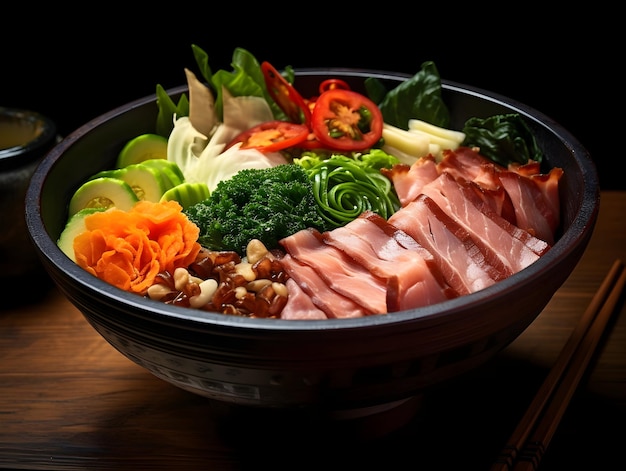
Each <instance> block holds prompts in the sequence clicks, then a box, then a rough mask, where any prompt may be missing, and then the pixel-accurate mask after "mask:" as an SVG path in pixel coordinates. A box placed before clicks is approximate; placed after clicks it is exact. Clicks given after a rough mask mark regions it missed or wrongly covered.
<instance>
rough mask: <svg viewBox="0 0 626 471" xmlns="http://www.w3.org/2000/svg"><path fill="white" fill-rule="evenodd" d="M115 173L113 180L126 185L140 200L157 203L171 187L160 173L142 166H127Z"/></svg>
mask: <svg viewBox="0 0 626 471" xmlns="http://www.w3.org/2000/svg"><path fill="white" fill-rule="evenodd" d="M117 172H118V173H117V175H115V178H119V179H120V180H124V181H125V182H126V183H128V184H129V185H130V187H131V188H132V189H133V191H134V192H135V194H136V195H137V198H139V199H140V200H146V201H153V202H157V201H159V200H160V199H161V196H163V193H165V192H166V191H167V190H169V189H170V188H172V187H173V185H172V183H171V181H170V180H169V178H166V177H164V175H163V172H162V171H160V170H157V169H155V168H152V167H149V166H146V165H143V164H134V165H128V166H126V167H124V168H120V169H118V170H117Z"/></svg>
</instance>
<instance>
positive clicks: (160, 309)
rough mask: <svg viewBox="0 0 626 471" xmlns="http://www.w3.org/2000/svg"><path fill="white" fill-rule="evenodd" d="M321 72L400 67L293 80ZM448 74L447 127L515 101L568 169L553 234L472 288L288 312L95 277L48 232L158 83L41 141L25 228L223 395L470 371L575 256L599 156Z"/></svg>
mask: <svg viewBox="0 0 626 471" xmlns="http://www.w3.org/2000/svg"><path fill="white" fill-rule="evenodd" d="M329 76H342V78H344V79H345V80H346V81H348V82H350V83H351V84H352V85H353V87H354V88H355V89H358V88H359V86H360V84H361V82H362V79H363V77H367V76H377V77H379V78H381V79H382V80H385V81H389V83H391V84H397V82H398V81H401V80H404V79H405V78H406V77H405V76H402V75H400V76H399V75H396V74H392V73H381V72H374V71H352V70H335V69H331V70H327V71H320V70H302V71H297V76H296V77H297V78H296V80H297V82H296V84H297V85H298V86H299V88H301V90H308V89H310V90H313V91H312V92H311V94H313V93H314V89H315V87H316V85H317V84H318V83H319V81H320V80H321V79H323V78H328V77H329ZM443 85H444V98H445V100H446V102H447V103H448V105H449V107H450V109H451V112H452V117H453V126H454V127H456V128H461V127H462V125H463V123H464V122H465V120H466V119H467V118H469V117H471V116H482V117H487V116H491V115H493V114H499V113H508V112H518V113H521V114H522V115H524V116H525V117H526V118H527V119H528V121H529V124H530V125H531V127H532V128H533V130H534V131H535V132H536V135H537V136H538V139H539V142H540V145H542V147H543V149H544V152H545V153H546V155H547V162H546V163H545V165H546V166H559V167H562V168H563V169H564V172H565V173H564V177H563V178H562V180H561V185H560V192H561V205H562V208H561V213H562V229H561V233H560V234H559V240H558V242H557V243H556V244H555V245H554V246H553V248H552V249H551V250H550V251H549V252H548V253H547V254H546V255H544V256H543V257H542V258H541V259H539V260H538V261H537V262H535V263H534V264H533V265H531V266H529V267H528V268H526V269H524V270H522V271H521V272H519V273H517V274H515V275H513V276H511V277H510V278H508V279H506V280H504V281H501V282H499V283H497V284H496V285H494V286H491V287H489V288H487V289H484V290H482V291H479V292H477V293H474V294H472V295H469V296H464V297H461V298H457V299H453V300H450V301H446V302H444V303H440V304H438V305H433V306H428V307H425V308H421V309H415V310H410V311H404V312H400V313H394V314H389V315H381V316H372V317H368V318H363V319H343V320H339V321H337V320H335V321H333V320H328V321H283V320H271V319H248V318H239V317H233V316H224V315H221V314H216V313H206V312H200V311H194V310H189V309H184V308H176V307H172V306H166V305H164V304H161V303H158V302H153V301H149V300H144V299H142V298H139V297H138V296H136V295H133V294H130V293H125V292H121V291H120V290H117V289H116V288H113V287H111V286H108V285H107V284H105V283H104V282H101V281H100V280H97V279H95V278H93V277H91V276H90V275H88V274H87V273H86V272H84V271H83V270H82V269H80V268H79V267H77V266H76V265H75V264H73V262H71V261H70V260H69V259H68V258H67V257H65V255H64V254H63V253H62V252H61V251H60V250H59V249H58V247H57V246H56V243H55V241H56V239H57V238H58V236H59V234H60V232H61V230H62V228H63V226H64V222H65V219H66V205H67V201H69V199H70V197H71V195H72V193H73V191H74V190H75V189H76V188H77V187H78V185H79V184H80V183H81V182H82V181H83V180H84V179H86V177H88V176H89V175H91V174H93V173H96V172H97V171H100V170H103V169H105V168H107V167H108V166H111V165H112V163H113V162H114V160H115V156H116V155H117V152H119V149H120V148H121V147H122V145H123V144H124V143H125V142H126V141H127V140H129V139H130V138H132V137H134V136H136V135H138V134H140V133H144V132H152V131H153V128H154V123H155V120H156V114H157V107H156V103H155V97H154V96H150V97H145V98H143V99H140V100H137V101H135V102H132V103H130V104H128V105H126V106H123V107H120V108H118V109H116V110H113V111H111V112H109V113H107V114H105V115H102V116H100V117H98V118H96V119H95V120H93V121H91V122H90V123H87V124H86V125H85V126H83V127H81V128H80V129H78V130H77V131H75V132H74V133H72V134H71V135H70V136H68V137H67V138H66V139H65V140H64V141H63V142H61V143H60V144H59V145H57V146H56V147H55V148H54V149H53V150H52V151H51V152H50V153H49V154H48V156H47V157H46V159H44V161H43V162H42V164H41V165H40V167H39V168H38V170H37V172H36V173H35V175H34V177H33V179H32V181H31V186H30V188H29V195H28V198H29V201H31V202H33V204H31V205H30V206H29V207H28V208H27V221H28V229H29V233H30V236H31V238H32V239H33V242H34V244H35V246H36V248H37V250H38V251H39V253H40V257H41V259H42V262H43V264H44V267H45V268H46V270H47V271H48V273H49V274H50V276H51V277H52V279H53V280H54V282H55V283H56V284H57V285H58V287H59V288H60V289H61V290H62V291H63V293H64V294H65V295H66V296H67V297H68V299H69V300H70V301H71V302H72V303H73V304H74V305H75V306H76V307H77V308H78V309H80V311H81V312H82V313H83V314H84V316H85V318H86V319H87V320H88V321H89V322H90V324H91V325H92V326H93V327H94V328H95V329H96V330H97V331H98V332H99V333H100V334H101V335H102V336H103V337H104V338H105V339H106V340H107V341H108V342H109V343H110V344H111V345H112V346H113V347H115V348H116V349H117V350H119V351H120V352H121V353H122V354H124V355H125V356H127V357H128V358H129V359H130V360H132V361H134V362H135V363H137V364H138V365H141V366H143V367H145V368H146V369H147V370H148V371H150V372H151V373H152V374H154V375H155V376H157V377H159V378H161V379H163V380H165V381H167V382H170V383H172V384H174V385H176V386H177V387H180V388H182V389H185V390H188V391H190V392H193V393H195V394H199V395H202V396H206V397H208V398H211V399H215V400H218V401H222V402H226V403H230V404H238V405H248V406H258V407H269V408H303V407H304V408H322V409H324V410H349V409H355V408H367V407H372V406H380V405H384V404H389V403H393V402H394V401H402V400H404V399H406V398H409V397H412V396H414V395H417V394H420V393H421V392H423V391H424V390H426V389H428V388H431V387H433V386H435V385H438V384H441V383H443V382H446V381H451V380H453V379H454V378H456V377H458V376H460V375H463V374H465V373H466V372H469V371H471V370H472V369H474V368H476V367H477V366H479V365H481V364H483V363H484V362H485V361H487V360H488V359H489V358H491V357H492V356H493V355H495V354H496V353H497V352H498V351H500V350H501V349H502V348H504V347H505V346H507V345H508V344H509V343H510V342H512V341H513V340H514V339H515V338H516V337H517V336H518V335H519V334H520V333H521V332H523V331H524V329H526V328H527V327H528V325H530V323H532V322H533V320H534V319H535V318H536V316H537V315H538V314H539V313H540V312H541V310H542V309H543V308H544V307H545V305H546V304H547V303H548V302H549V301H550V299H551V298H552V296H553V294H554V293H555V291H556V290H558V288H559V287H560V286H561V284H562V283H563V282H564V281H565V280H566V278H567V277H568V276H569V274H570V273H571V271H572V270H573V269H574V267H575V266H576V264H577V263H578V261H579V259H580V257H581V256H582V254H583V252H584V250H585V248H586V246H587V243H588V241H589V239H590V237H591V234H592V231H593V227H594V224H595V221H596V218H597V212H598V208H599V185H598V177H597V173H596V170H595V168H594V166H593V163H592V161H591V159H590V156H589V155H588V153H587V152H586V150H585V149H584V148H583V147H582V146H581V145H580V144H579V143H578V142H577V140H576V139H575V138H574V137H573V136H571V135H570V134H569V133H568V132H567V131H566V130H564V129H562V128H561V127H560V126H559V125H558V124H557V123H555V122H553V121H552V120H550V118H548V117H547V116H544V115H543V114H541V113H540V112H538V111H536V110H533V109H530V108H528V107H526V106H524V105H523V104H520V103H517V102H515V101H513V100H510V99H508V98H505V97H501V96H498V95H496V94H493V93H490V92H486V91H484V90H480V89H475V88H471V87H467V86H463V85H459V84H455V83H451V82H446V81H443ZM185 91H186V88H185V87H179V88H178V89H174V90H171V91H170V92H171V93H183V92H185ZM85 155H89V156H94V155H101V156H103V158H102V160H99V159H94V158H90V159H86V158H84V157H85Z"/></svg>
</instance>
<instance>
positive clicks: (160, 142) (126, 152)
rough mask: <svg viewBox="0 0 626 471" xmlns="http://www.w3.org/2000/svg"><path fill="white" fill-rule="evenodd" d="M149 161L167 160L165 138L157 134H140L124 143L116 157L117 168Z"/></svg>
mask: <svg viewBox="0 0 626 471" xmlns="http://www.w3.org/2000/svg"><path fill="white" fill-rule="evenodd" d="M149 159H167V138H165V137H163V136H161V135H159V134H150V133H148V134H141V135H139V136H137V137H135V138H133V139H131V140H130V141H128V142H127V143H126V145H125V146H124V147H123V148H122V150H121V151H120V153H119V154H118V156H117V163H116V166H117V168H123V167H127V166H129V165H134V164H138V163H141V162H143V161H145V160H149Z"/></svg>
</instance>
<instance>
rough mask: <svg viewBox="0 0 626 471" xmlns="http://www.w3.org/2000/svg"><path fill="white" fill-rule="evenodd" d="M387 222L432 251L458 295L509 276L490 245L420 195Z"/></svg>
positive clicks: (427, 198)
mask: <svg viewBox="0 0 626 471" xmlns="http://www.w3.org/2000/svg"><path fill="white" fill-rule="evenodd" d="M389 223H391V224H392V225H394V226H396V227H398V228H399V229H402V230H403V231H405V232H406V233H408V234H409V235H410V236H411V237H413V238H414V239H415V240H416V241H417V242H418V243H419V244H421V245H422V246H424V247H425V248H426V249H427V250H428V251H429V252H430V253H432V254H433V257H434V258H435V260H436V262H437V265H438V266H439V268H440V270H441V273H442V274H443V276H444V277H445V279H446V282H447V283H448V284H449V285H450V286H451V287H452V288H453V289H455V290H456V291H457V292H458V293H459V294H469V293H473V292H475V291H478V290H480V289H483V288H486V287H488V286H491V285H492V284H494V283H495V282H496V281H500V280H503V279H505V278H507V277H508V276H510V275H511V270H509V269H508V268H507V267H506V266H505V265H504V264H503V263H502V261H501V260H500V259H499V257H498V256H497V255H496V254H495V252H494V251H493V250H492V249H491V248H489V247H488V246H486V245H485V244H484V243H483V242H482V241H481V240H479V239H476V238H474V237H472V235H471V234H470V233H469V232H468V231H467V230H466V229H464V228H463V227H462V226H461V225H460V224H459V223H458V222H456V221H455V220H454V219H452V218H451V217H450V216H448V215H447V214H446V213H445V212H444V211H443V210H442V209H441V208H440V207H439V206H437V204H436V203H435V202H434V201H433V200H432V199H431V198H429V197H428V196H426V195H424V194H421V195H420V196H419V197H418V198H417V199H416V200H415V201H413V202H411V203H409V204H408V205H407V206H406V207H404V208H402V209H400V210H399V211H397V212H396V213H395V214H394V215H392V216H391V217H390V218H389Z"/></svg>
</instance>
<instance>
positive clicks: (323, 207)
mask: <svg viewBox="0 0 626 471" xmlns="http://www.w3.org/2000/svg"><path fill="white" fill-rule="evenodd" d="M398 162H399V160H398V159H397V158H395V157H393V156H391V155H389V154H387V153H385V152H384V151H382V150H381V149H372V150H371V151H370V153H367V154H358V153H354V154H353V155H351V156H346V155H341V154H335V155H332V156H330V157H329V158H326V159H324V158H323V157H321V156H319V155H316V154H314V153H312V152H309V153H304V154H303V155H302V157H300V158H297V159H294V164H297V165H300V166H302V167H303V168H305V169H306V171H307V173H308V174H309V177H310V178H311V180H312V181H313V193H314V195H315V200H316V201H317V204H318V206H319V212H320V214H321V215H322V217H323V218H324V220H325V221H326V222H327V223H328V224H330V225H331V226H332V227H333V228H336V227H341V226H343V225H345V224H347V223H348V222H350V221H352V220H353V219H355V218H357V217H358V216H359V215H360V214H361V213H362V212H363V211H365V210H370V211H373V212H375V213H377V214H379V215H381V216H382V217H384V218H385V219H387V218H389V216H391V215H392V214H393V213H395V212H396V211H397V210H398V209H399V208H400V203H399V201H398V196H397V195H396V193H395V191H394V189H393V186H392V184H391V182H390V180H389V179H388V178H387V177H385V176H384V175H383V174H382V173H381V172H380V169H381V168H382V167H385V168H391V166H392V165H393V164H395V163H398Z"/></svg>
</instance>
